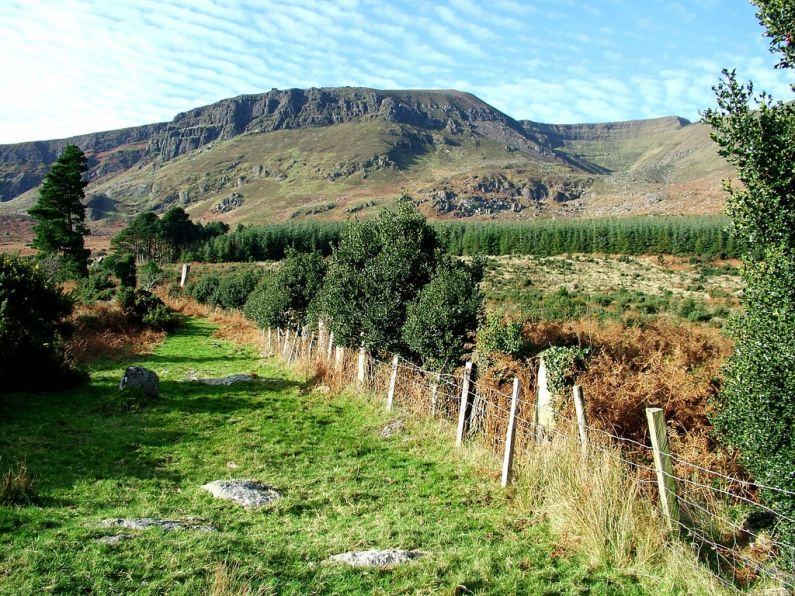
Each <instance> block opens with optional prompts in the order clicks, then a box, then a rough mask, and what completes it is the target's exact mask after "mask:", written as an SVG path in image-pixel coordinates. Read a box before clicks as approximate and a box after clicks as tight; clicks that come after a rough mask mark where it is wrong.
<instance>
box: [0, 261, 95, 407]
mask: <svg viewBox="0 0 795 596" xmlns="http://www.w3.org/2000/svg"><path fill="white" fill-rule="evenodd" d="M71 311H72V302H71V300H70V299H69V298H68V297H67V296H65V295H64V294H63V292H61V290H60V289H59V288H58V287H57V286H56V285H55V284H54V283H53V282H51V281H50V280H48V279H47V278H46V277H45V276H44V275H43V274H42V273H41V271H40V270H39V269H38V268H37V267H36V266H35V265H33V264H32V263H31V262H30V261H26V260H23V259H22V258H20V257H17V256H14V255H10V254H0V392H5V391H13V390H21V389H44V388H63V387H67V386H70V385H73V384H76V383H78V382H80V381H82V380H84V376H83V375H82V374H79V373H77V372H75V371H74V370H72V369H71V368H70V367H69V365H68V363H67V361H66V355H65V352H64V334H65V332H66V331H67V329H68V326H67V324H66V317H67V316H68V315H69V314H70V313H71Z"/></svg>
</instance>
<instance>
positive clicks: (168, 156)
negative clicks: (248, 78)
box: [0, 87, 552, 202]
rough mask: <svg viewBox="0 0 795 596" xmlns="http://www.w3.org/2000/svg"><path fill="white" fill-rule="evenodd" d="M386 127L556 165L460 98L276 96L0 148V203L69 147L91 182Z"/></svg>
mask: <svg viewBox="0 0 795 596" xmlns="http://www.w3.org/2000/svg"><path fill="white" fill-rule="evenodd" d="M366 120H383V121H386V122H391V123H395V124H405V125H410V126H413V127H416V128H420V129H425V130H438V131H444V130H447V131H460V130H462V129H466V128H469V129H470V130H473V131H474V130H476V129H477V130H479V133H480V134H483V135H484V136H495V137H497V138H499V139H500V141H505V142H506V144H511V145H513V146H517V147H518V148H521V149H524V150H528V151H533V152H537V153H538V154H539V156H546V157H547V158H548V159H549V158H551V156H552V152H550V151H549V150H547V149H546V148H544V147H542V146H541V145H539V144H538V143H537V142H535V140H534V139H533V138H531V137H529V136H528V135H527V134H526V133H525V131H524V129H523V128H522V126H521V125H520V124H519V123H517V122H516V121H514V120H513V119H511V118H509V117H508V116H506V115H505V114H503V113H501V112H499V111H498V110H496V109H494V108H492V107H491V106H489V105H488V104H486V103H484V102H482V101H481V100H479V99H478V98H476V97H475V96H473V95H471V94H468V93H462V92H459V91H377V90H374V89H366V88H351V87H342V88H328V89H306V90H303V89H288V90H284V91H280V90H276V89H274V90H272V91H270V92H268V93H263V94H258V95H242V96H240V97H235V98H232V99H225V100H222V101H219V102H217V103H214V104H211V105H208V106H204V107H200V108H196V109H194V110H190V111H189V112H184V113H181V114H177V116H176V117H175V118H174V119H173V120H172V121H171V122H168V123H159V124H151V125H146V126H138V127H134V128H126V129H121V130H114V131H107V132H100V133H94V134H87V135H81V136H77V137H71V138H68V139H59V140H52V141H35V142H30V143H18V144H14V145H0V202H3V201H9V200H11V199H13V198H14V197H16V196H18V195H19V194H21V193H23V192H25V191H27V190H29V189H31V188H34V187H35V186H37V185H38V184H40V182H41V180H42V178H43V176H44V174H45V173H46V171H47V169H48V167H49V166H50V164H52V163H53V162H54V161H55V159H56V158H57V157H58V155H59V153H60V152H61V150H62V149H63V147H64V146H66V145H67V144H70V143H71V144H75V145H78V146H79V147H80V148H81V149H83V151H85V152H86V154H87V156H88V157H89V165H90V166H91V169H90V171H89V178H90V179H91V180H92V181H95V180H98V179H100V178H103V177H106V176H110V175H112V174H114V173H117V172H120V171H123V170H126V169H129V168H131V167H134V166H136V165H138V164H142V163H148V162H150V161H158V162H160V163H162V162H166V161H169V160H172V159H174V158H176V157H178V156H179V155H182V154H184V153H187V152H190V151H193V150H196V149H198V148H201V147H206V146H208V145H210V144H211V143H213V142H216V141H223V140H227V139H231V138H233V137H236V136H238V135H244V134H253V133H258V132H269V131H274V130H280V129H295V128H309V127H318V126H329V125H332V124H340V123H346V122H354V121H366Z"/></svg>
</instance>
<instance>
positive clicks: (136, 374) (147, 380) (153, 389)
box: [119, 366, 160, 397]
mask: <svg viewBox="0 0 795 596" xmlns="http://www.w3.org/2000/svg"><path fill="white" fill-rule="evenodd" d="M124 389H134V390H135V391H139V392H141V393H143V394H144V395H146V396H148V397H157V396H158V395H160V379H159V378H158V376H157V373H155V371H153V370H149V369H148V368H144V367H143V366H128V367H127V370H125V371H124V376H123V377H122V378H121V381H120V382H119V390H120V391H121V390H124Z"/></svg>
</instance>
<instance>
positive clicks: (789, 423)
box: [704, 0, 795, 544]
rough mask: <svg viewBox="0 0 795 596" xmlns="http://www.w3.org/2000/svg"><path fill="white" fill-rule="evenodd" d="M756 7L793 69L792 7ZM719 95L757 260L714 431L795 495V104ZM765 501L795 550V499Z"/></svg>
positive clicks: (721, 141)
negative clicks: (772, 510)
mask: <svg viewBox="0 0 795 596" xmlns="http://www.w3.org/2000/svg"><path fill="white" fill-rule="evenodd" d="M755 4H756V6H757V8H758V9H759V10H758V13H757V16H758V17H759V19H760V21H761V23H762V24H763V25H764V26H765V27H766V29H767V35H768V37H769V38H770V46H771V49H772V50H773V51H775V52H778V53H779V55H780V58H781V61H780V63H779V66H780V67H782V68H792V66H793V65H794V64H793V58H794V57H795V48H793V45H792V44H793V39H792V35H793V33H794V32H795V8H793V5H792V3H791V2H790V1H788V0H787V1H785V0H756V1H755ZM715 92H716V95H717V108H716V109H712V110H708V111H707V112H706V113H705V114H704V120H705V121H706V122H707V123H708V124H709V125H710V126H712V129H713V134H712V136H713V139H714V140H715V141H716V142H717V143H718V145H719V146H720V152H721V155H723V156H724V157H726V158H727V159H728V160H729V161H730V162H731V163H733V164H734V165H736V166H737V169H738V176H739V179H740V181H741V182H742V187H732V186H730V185H727V187H726V188H727V191H728V193H729V201H728V212H729V214H730V215H731V217H732V220H733V225H734V228H735V230H736V233H737V234H738V236H739V237H741V238H743V239H744V240H745V241H746V243H747V245H748V246H754V247H755V249H756V254H746V256H745V268H744V272H743V277H744V280H745V283H746V289H745V293H744V295H743V298H742V304H743V307H744V312H743V313H742V314H741V315H740V316H739V317H737V319H736V320H735V321H734V323H733V325H732V327H731V331H732V336H733V338H734V341H735V350H734V353H733V354H732V356H731V357H730V359H729V362H728V364H727V366H726V369H725V386H724V388H723V391H722V393H721V396H720V411H719V413H718V414H717V416H716V417H715V419H714V424H715V427H716V429H717V431H718V432H719V434H720V436H721V437H722V438H723V440H724V441H725V442H726V443H728V444H729V445H731V446H733V447H735V448H738V449H739V450H740V452H741V457H742V462H743V463H744V465H745V466H746V467H747V469H748V470H749V471H750V472H751V473H752V474H753V476H754V478H755V479H756V480H757V481H758V482H760V483H763V484H766V485H769V486H772V487H777V488H780V489H785V490H789V491H795V474H793V472H794V471H795V470H794V469H793V468H794V465H793V462H795V435H793V432H792V429H793V428H795V367H793V362H795V169H793V167H792V166H793V163H795V104H792V103H782V102H781V101H778V102H774V101H773V99H772V98H771V97H770V96H769V95H767V94H765V93H762V94H760V95H758V96H754V93H753V85H752V84H751V83H748V84H745V85H743V84H741V83H739V82H738V81H737V79H736V77H735V73H734V71H724V80H723V81H722V82H721V83H720V84H719V85H718V86H717V87H715ZM762 496H763V498H764V499H765V501H766V502H768V503H769V504H771V505H772V506H773V508H774V509H775V510H776V511H778V512H779V513H780V514H782V515H783V516H786V519H785V520H783V521H781V526H780V527H779V530H780V532H781V533H782V534H783V536H784V538H785V541H788V542H789V543H791V544H792V543H795V523H792V521H791V520H792V519H793V518H795V498H793V497H792V496H791V495H788V494H786V493H781V492H776V491H763V493H762ZM787 520H790V521H787Z"/></svg>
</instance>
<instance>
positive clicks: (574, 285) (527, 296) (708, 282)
mask: <svg viewBox="0 0 795 596" xmlns="http://www.w3.org/2000/svg"><path fill="white" fill-rule="evenodd" d="M740 287H741V279H740V276H739V270H738V268H737V266H736V264H735V263H733V262H712V263H710V262H702V261H698V260H693V261H692V262H691V261H690V260H688V259H685V258H678V257H672V256H666V257H661V258H656V257H650V256H649V257H645V256H636V257H630V256H626V255H622V256H612V255H568V256H564V255H560V256H553V257H534V256H496V257H495V256H491V257H487V261H486V274H485V277H484V282H483V285H482V288H483V292H484V294H485V296H486V298H487V299H488V301H489V303H490V304H491V305H492V306H496V307H498V308H502V309H506V310H509V311H517V313H516V314H518V315H520V316H526V317H529V318H531V319H534V320H546V319H551V320H576V319H579V318H583V317H589V318H595V319H600V320H605V319H607V320H610V319H613V320H622V319H623V320H631V321H643V320H648V319H649V317H652V316H656V315H667V316H669V317H672V318H674V319H684V320H689V321H691V322H712V324H714V325H716V326H718V327H720V326H723V324H724V323H725V321H726V319H727V317H728V316H729V315H730V313H731V312H732V311H733V310H735V309H736V308H737V306H738V297H739V294H740Z"/></svg>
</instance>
